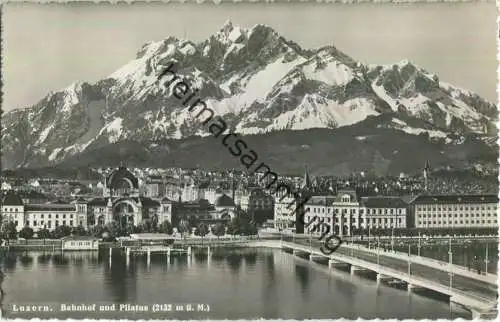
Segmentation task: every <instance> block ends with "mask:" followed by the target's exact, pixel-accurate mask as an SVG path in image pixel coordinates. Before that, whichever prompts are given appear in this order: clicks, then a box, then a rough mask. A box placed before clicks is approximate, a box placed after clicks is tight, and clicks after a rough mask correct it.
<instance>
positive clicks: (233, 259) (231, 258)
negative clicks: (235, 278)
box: [226, 253, 242, 275]
mask: <svg viewBox="0 0 500 322" xmlns="http://www.w3.org/2000/svg"><path fill="white" fill-rule="evenodd" d="M226 262H227V264H228V266H229V268H230V269H231V273H232V274H233V275H238V273H239V271H240V268H241V263H242V256H241V254H238V253H231V254H228V255H226Z"/></svg>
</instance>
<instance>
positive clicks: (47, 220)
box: [1, 192, 87, 232]
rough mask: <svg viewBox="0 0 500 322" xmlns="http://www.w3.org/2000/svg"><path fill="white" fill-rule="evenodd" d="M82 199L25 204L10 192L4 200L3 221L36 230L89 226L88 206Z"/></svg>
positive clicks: (19, 227)
mask: <svg viewBox="0 0 500 322" xmlns="http://www.w3.org/2000/svg"><path fill="white" fill-rule="evenodd" d="M86 206H87V205H86V203H85V202H82V201H81V200H78V201H75V202H73V203H71V204H24V203H23V201H22V200H21V198H20V197H19V196H18V195H17V194H16V193H14V192H9V193H8V194H7V195H6V196H5V197H4V199H3V200H2V206H1V216H2V222H9V221H10V222H14V223H15V225H16V229H17V230H18V231H19V230H21V229H22V228H23V227H31V228H32V229H33V231H34V232H37V231H38V230H40V229H43V228H46V229H48V230H53V229H55V228H56V227H57V226H61V225H64V226H69V227H78V226H80V225H81V226H83V227H84V228H86V227H87V207H86Z"/></svg>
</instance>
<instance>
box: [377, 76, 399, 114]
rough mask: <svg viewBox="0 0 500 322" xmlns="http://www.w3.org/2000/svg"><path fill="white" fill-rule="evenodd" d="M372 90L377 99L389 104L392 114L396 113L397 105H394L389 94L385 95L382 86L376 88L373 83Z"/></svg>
mask: <svg viewBox="0 0 500 322" xmlns="http://www.w3.org/2000/svg"><path fill="white" fill-rule="evenodd" d="M372 89H373V91H374V92H375V94H377V96H378V97H380V98H381V99H383V100H384V101H385V102H386V103H387V104H389V106H390V107H391V109H392V110H393V111H394V112H397V111H398V104H397V103H396V101H395V100H394V99H393V98H392V97H390V96H389V94H387V91H386V90H385V89H384V87H383V86H378V85H376V84H375V83H373V84H372Z"/></svg>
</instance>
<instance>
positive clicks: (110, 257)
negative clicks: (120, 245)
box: [109, 247, 113, 268]
mask: <svg viewBox="0 0 500 322" xmlns="http://www.w3.org/2000/svg"><path fill="white" fill-rule="evenodd" d="M112 257H113V248H111V247H110V248H109V268H111V262H112Z"/></svg>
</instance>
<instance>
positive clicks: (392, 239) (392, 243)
mask: <svg viewBox="0 0 500 322" xmlns="http://www.w3.org/2000/svg"><path fill="white" fill-rule="evenodd" d="M391 251H392V252H393V253H394V224H392V229H391Z"/></svg>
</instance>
